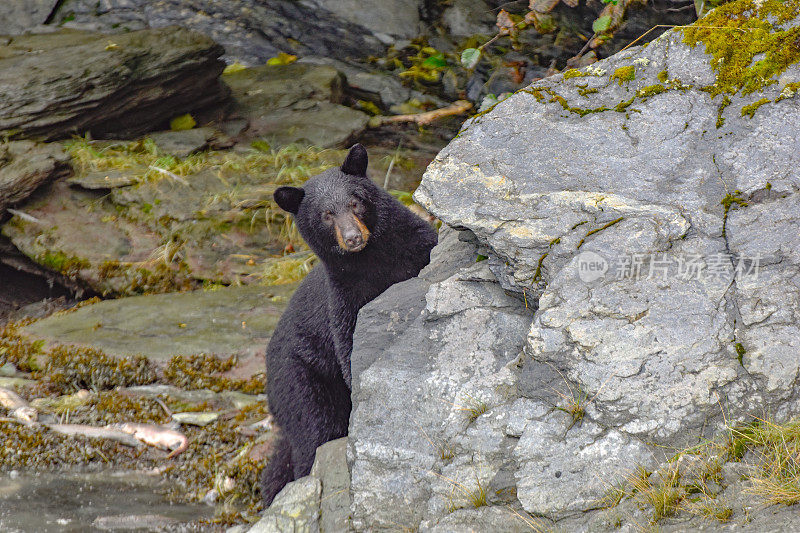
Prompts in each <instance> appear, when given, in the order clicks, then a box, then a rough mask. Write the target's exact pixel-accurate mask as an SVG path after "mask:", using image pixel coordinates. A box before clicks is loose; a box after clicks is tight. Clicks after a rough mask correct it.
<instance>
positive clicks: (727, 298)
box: [350, 2, 800, 531]
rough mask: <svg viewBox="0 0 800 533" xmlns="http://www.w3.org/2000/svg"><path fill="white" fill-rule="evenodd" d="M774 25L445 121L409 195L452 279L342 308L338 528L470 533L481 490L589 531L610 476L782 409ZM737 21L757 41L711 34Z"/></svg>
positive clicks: (541, 85) (793, 218)
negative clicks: (440, 141) (453, 239)
mask: <svg viewBox="0 0 800 533" xmlns="http://www.w3.org/2000/svg"><path fill="white" fill-rule="evenodd" d="M728 14H729V15H728ZM747 21H752V22H747ZM798 23H800V12H798V10H797V7H796V6H786V5H785V4H781V3H779V2H764V3H762V4H761V7H758V6H754V5H753V4H751V3H747V2H734V3H731V4H728V5H726V6H725V7H724V8H719V9H718V10H717V11H715V12H713V13H712V15H711V16H710V17H709V18H708V19H706V20H704V21H702V22H701V25H700V26H697V27H695V28H694V29H693V28H688V29H685V30H678V31H672V32H670V33H668V34H665V35H664V36H663V37H661V38H660V39H658V40H657V41H654V42H653V43H651V44H650V45H648V46H647V47H646V48H636V49H630V50H627V51H625V52H623V53H620V54H617V55H615V56H613V57H611V58H609V59H607V60H605V61H601V62H599V63H597V64H595V65H592V66H590V67H587V68H585V69H582V70H571V71H568V72H566V73H565V74H562V75H558V76H553V77H551V78H548V79H545V80H542V81H539V82H536V83H535V84H533V85H531V86H530V87H528V88H527V89H524V90H522V91H520V92H518V93H517V94H515V95H513V96H512V97H510V98H509V99H507V100H505V101H503V102H501V103H499V104H498V105H496V106H495V107H494V108H493V109H491V110H490V111H489V112H487V113H484V114H482V115H479V116H477V117H475V118H473V119H472V120H471V121H469V122H468V123H466V124H465V126H464V128H463V130H462V131H461V133H460V134H459V136H458V137H457V138H456V139H455V140H453V142H451V144H450V145H449V146H448V147H447V148H445V149H444V150H443V151H442V152H441V153H440V154H439V156H438V157H437V159H436V160H435V161H434V162H433V163H432V164H431V166H430V167H429V169H428V171H427V173H426V175H425V177H424V179H423V182H422V185H421V187H420V189H419V190H418V192H417V194H416V199H417V200H418V201H419V202H420V203H421V204H423V205H424V206H425V207H426V208H428V209H429V210H430V211H431V212H433V213H434V214H435V215H436V216H437V217H439V218H441V219H442V220H443V221H444V222H445V223H446V224H449V225H450V226H453V227H457V228H460V229H462V230H469V232H470V233H472V234H473V235H474V236H475V242H476V246H477V247H476V248H474V249H473V252H472V254H473V256H472V259H471V262H470V263H471V264H467V263H466V262H465V263H464V264H462V265H461V269H460V270H457V271H456V272H455V273H451V274H450V275H449V277H446V279H436V280H428V281H431V282H432V283H431V284H430V285H429V284H428V282H426V281H425V280H415V281H413V282H408V284H406V285H405V286H402V287H401V286H397V287H396V288H392V289H390V290H389V291H387V293H386V294H385V295H384V296H382V297H381V298H379V299H377V300H375V301H374V302H373V303H372V304H370V305H369V306H367V307H365V308H364V310H363V312H362V314H361V316H360V317H359V325H358V328H357V330H356V336H355V337H356V343H355V347H354V351H353V356H352V360H353V375H354V379H353V383H354V387H353V390H354V409H353V417H352V419H351V428H350V439H351V455H350V460H351V463H352V465H351V466H352V476H353V484H352V487H353V501H354V505H353V513H354V516H353V523H354V525H355V526H356V529H357V530H359V531H360V530H364V531H366V530H371V529H375V528H377V527H390V526H389V524H391V523H400V524H403V525H404V526H406V527H417V526H418V527H419V529H420V530H421V531H426V530H435V528H441V527H444V524H449V523H451V521H453V523H456V521H458V520H459V518H458V516H457V515H462V514H469V515H471V516H472V517H473V518H474V519H475V520H476V522H474V523H475V524H478V523H480V524H484V525H485V527H489V525H488V524H489V522H488V520H489V518H488V515H486V516H484V515H485V514H486V513H485V512H484V511H480V510H479V509H473V507H474V504H473V502H471V495H472V494H475V493H476V492H479V491H480V490H481V489H485V493H486V494H487V503H488V504H489V505H490V506H492V507H497V506H504V505H510V506H511V509H514V510H516V512H517V513H519V514H520V515H522V516H524V517H527V518H530V517H529V516H527V514H524V513H532V514H534V515H545V516H549V517H552V518H555V519H557V520H564V521H565V522H562V525H563V524H569V525H567V526H565V529H567V530H577V529H581V528H583V529H585V530H591V531H596V530H603V529H606V528H610V527H612V526H611V525H609V524H607V523H606V524H605V525H603V520H605V519H606V518H607V517H605V518H604V517H602V516H600V515H599V514H597V513H589V514H586V515H581V514H580V513H583V512H586V511H590V510H592V509H595V508H597V507H598V506H600V505H601V504H600V501H601V499H602V498H603V496H604V495H606V494H607V491H608V489H609V486H611V484H613V483H614V482H619V481H621V480H624V478H625V476H627V475H630V473H631V472H632V471H633V470H634V469H636V468H638V467H643V468H645V469H648V470H651V469H652V468H654V467H656V465H657V464H659V463H663V462H664V461H665V460H666V459H667V457H669V456H670V455H672V454H673V453H674V450H675V449H680V448H682V447H685V446H687V445H688V444H690V443H694V442H697V439H702V438H706V437H711V436H713V435H715V434H718V433H719V432H721V431H723V430H724V429H725V427H726V426H727V425H729V424H735V423H738V422H747V421H750V420H752V418H751V416H753V415H755V416H763V414H764V413H769V414H770V416H773V417H775V418H776V419H778V420H786V419H788V418H789V417H790V416H792V415H793V414H794V413H796V412H797V409H798V407H799V406H800V395H798V392H797V387H796V383H797V381H798V379H799V378H800V359H798V357H797V349H798V341H797V339H798V338H800V321H798V319H797V316H796V312H795V309H797V308H798V307H800V276H798V274H797V272H798V271H799V270H798V266H800V257H798V256H797V253H796V251H795V250H796V248H797V242H796V241H797V236H798V234H799V233H798V224H800V208H798V205H800V204H798V202H797V192H796V191H797V190H798V187H797V185H798V174H797V170H796V169H797V168H800V150H798V144H797V142H798V141H797V135H796V131H797V129H798V126H800V105H798V102H799V101H800V100H798V97H797V90H798V88H800V68H799V67H798V64H797V61H798V60H800V57H797V56H798V55H800V54H795V56H792V55H791V51H792V50H795V51H796V50H797V48H796V43H795V42H794V39H796V37H797V35H796V28H797V27H798ZM737 24H753V25H755V26H759V27H762V28H764V29H765V32H764V33H763V34H761V35H762V37H761V38H763V39H767V41H766V44H763V43H762V44H761V45H758V44H757V43H756V41H753V40H752V39H751V41H750V44H748V42H747V41H740V40H739V39H738V38H736V37H735V36H736V35H738V34H739V33H741V34H742V35H745V34H746V35H750V33H749V32H747V31H739V32H737V31H736V30H730V31H720V32H717V33H715V30H717V29H719V28H720V27H723V26H725V25H730V27H731V28H735V27H736V25H737ZM703 25H705V26H706V28H707V29H704V27H703ZM721 35H722V37H721ZM732 35H733V36H734V37H731V36H732ZM748 38H749V37H748ZM742 39H744V37H742ZM770 39H772V41H770ZM783 41H785V42H783ZM751 45H752V46H751ZM759 46H760V47H761V49H759ZM771 50H783V51H784V52H785V53H781V54H775V53H774V52H772V51H771ZM787 51H788V52H787ZM728 52H730V53H728ZM726 54H727V55H726ZM742 54H745V55H746V54H750V56H749V57H745V56H744V55H742ZM723 56H724V57H725V59H724V60H723V61H719V60H718V58H719V57H723ZM778 56H780V57H778ZM728 65H731V66H732V69H728ZM749 68H752V70H748V69H749ZM446 255H452V254H445V255H444V256H443V255H442V254H435V255H434V258H433V259H432V263H431V267H430V268H431V269H434V270H435V269H437V268H439V267H440V266H441V265H442V264H443V263H442V261H443V260H444V257H446ZM484 257H486V258H487V259H486V260H485V261H484V260H483V259H484ZM476 261H477V262H476ZM424 276H425V275H424V274H423V278H424ZM414 283H416V284H420V283H421V284H422V285H421V286H419V287H416V286H412V284H414ZM401 290H403V291H404V292H398V291H401ZM509 293H510V294H512V295H514V296H513V297H512V296H509ZM526 307H527V308H529V309H526ZM530 308H532V309H536V312H535V314H531V312H530ZM374 314H382V316H381V317H380V318H381V320H382V321H381V320H377V319H376V318H375V317H374V316H372V315H374ZM381 323H382V324H383V325H382V326H381ZM387 323H388V326H387ZM364 337H368V338H369V339H370V340H369V341H368V342H369V344H365V342H367V341H363V340H359V338H364ZM439 450H443V451H439ZM731 486H733V485H731ZM462 489H463V490H462ZM465 491H466V492H465ZM503 494H505V495H506V497H507V499H505V500H504V499H503V496H501V495H503ZM453 509H457V511H456V512H455V513H451V511H452V510H453ZM738 509H739V511H735V512H741V507H740V508H738ZM509 514H511V513H509ZM481 516H483V518H481ZM648 519H649V518H647V517H645V520H648ZM621 520H623V521H624V520H627V518H625V517H623V518H621ZM632 520H633V521H634V522H635V521H636V520H637V519H636V518H635V517H634V518H633V519H632ZM680 527H682V526H676V529H678V530H680ZM709 527H710V526H709ZM509 528H510V526H509ZM573 528H576V529H573ZM667 529H669V528H667Z"/></svg>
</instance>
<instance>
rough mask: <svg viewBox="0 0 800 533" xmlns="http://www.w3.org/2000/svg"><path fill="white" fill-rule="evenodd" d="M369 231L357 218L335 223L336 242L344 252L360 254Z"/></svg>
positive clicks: (348, 218)
mask: <svg viewBox="0 0 800 533" xmlns="http://www.w3.org/2000/svg"><path fill="white" fill-rule="evenodd" d="M367 239H369V230H368V229H367V227H366V226H365V225H364V223H363V222H361V220H359V218H358V217H357V216H353V215H350V216H348V217H346V218H345V219H344V220H337V221H336V241H337V242H338V243H339V247H340V248H341V249H342V250H344V251H346V252H360V251H361V250H363V249H364V247H365V246H366V245H367Z"/></svg>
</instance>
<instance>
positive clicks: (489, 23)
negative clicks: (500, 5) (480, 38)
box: [442, 0, 497, 37]
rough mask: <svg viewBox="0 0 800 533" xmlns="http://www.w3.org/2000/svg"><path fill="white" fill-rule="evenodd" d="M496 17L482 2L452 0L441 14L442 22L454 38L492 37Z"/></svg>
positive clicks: (495, 29)
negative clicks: (480, 35) (481, 35)
mask: <svg viewBox="0 0 800 533" xmlns="http://www.w3.org/2000/svg"><path fill="white" fill-rule="evenodd" d="M496 20H497V16H496V15H495V14H494V12H493V11H492V8H490V7H489V6H488V5H486V3H485V2H483V1H482V0H453V2H451V3H450V4H449V5H448V7H447V8H445V10H444V12H443V13H442V22H444V24H445V27H447V29H448V30H449V32H450V35H452V36H454V37H470V36H472V35H479V34H483V35H493V34H494V33H496V32H497V27H496V26H495V22H496Z"/></svg>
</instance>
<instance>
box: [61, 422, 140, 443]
mask: <svg viewBox="0 0 800 533" xmlns="http://www.w3.org/2000/svg"><path fill="white" fill-rule="evenodd" d="M47 427H48V428H49V429H50V430H51V431H55V432H56V433H60V434H61V435H67V436H70V437H74V436H76V435H81V436H83V437H89V438H92V439H109V440H115V441H117V442H120V443H122V444H124V445H125V446H130V447H132V448H136V447H137V446H141V444H142V443H141V442H139V441H138V440H137V439H136V438H135V437H132V436H131V434H130V433H129V432H127V431H122V430H120V429H114V428H110V427H108V426H106V427H96V426H87V425H85V424H47Z"/></svg>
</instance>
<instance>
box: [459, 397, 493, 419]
mask: <svg viewBox="0 0 800 533" xmlns="http://www.w3.org/2000/svg"><path fill="white" fill-rule="evenodd" d="M464 403H465V404H466V405H465V406H462V407H459V410H461V411H464V412H465V413H466V414H467V418H468V419H469V421H470V422H474V421H475V420H477V419H478V417H479V416H481V415H482V414H484V413H485V412H486V411H487V410H488V409H489V406H488V405H486V402H484V401H483V400H481V399H480V398H475V397H474V396H470V395H469V394H465V395H464Z"/></svg>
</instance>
